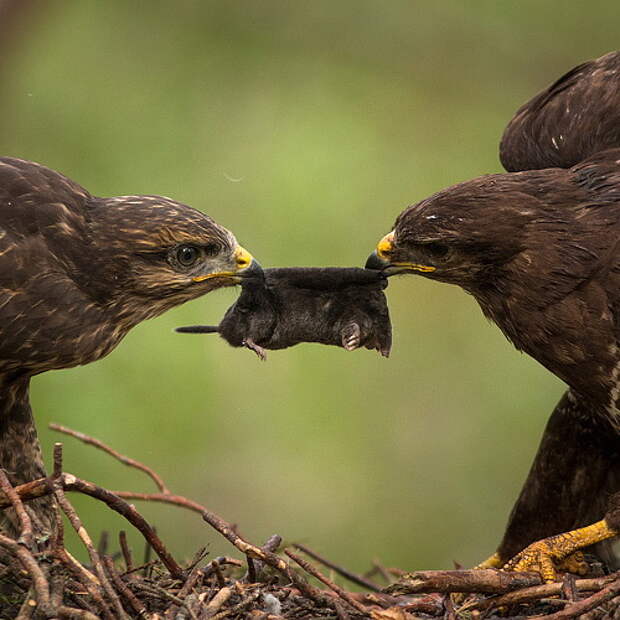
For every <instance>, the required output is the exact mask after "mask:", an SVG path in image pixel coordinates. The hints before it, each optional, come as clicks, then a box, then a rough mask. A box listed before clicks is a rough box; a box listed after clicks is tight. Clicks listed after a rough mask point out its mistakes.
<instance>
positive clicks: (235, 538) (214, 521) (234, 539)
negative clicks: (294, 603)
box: [202, 510, 330, 605]
mask: <svg viewBox="0 0 620 620" xmlns="http://www.w3.org/2000/svg"><path fill="white" fill-rule="evenodd" d="M202 518H203V519H204V520H205V521H206V522H207V523H208V524H209V525H210V526H211V527H213V528H214V529H216V530H217V531H218V532H219V533H220V534H221V535H222V536H224V538H226V539H227V540H228V541H229V542H230V543H231V544H233V545H234V546H235V547H236V548H237V549H239V551H241V553H244V554H245V555H251V556H252V557H253V558H257V559H259V560H262V561H263V562H265V564H269V566H271V567H272V568H275V569H276V570H277V571H279V572H281V573H282V574H284V575H285V576H286V577H287V579H290V581H291V582H293V583H294V584H295V586H297V588H298V589H299V591H300V592H303V594H305V595H306V596H307V597H308V598H311V599H312V600H314V601H316V602H317V603H319V604H320V605H328V604H329V602H330V601H329V599H327V597H326V596H325V594H324V593H323V592H321V591H320V590H318V589H317V588H314V587H313V586H311V585H310V584H309V583H306V582H305V581H304V580H303V579H302V578H301V577H299V575H297V574H296V573H295V571H293V570H292V569H291V568H290V567H289V565H288V564H287V563H286V562H285V561H284V560H282V559H281V558H279V557H278V556H277V555H276V554H275V553H271V552H269V551H263V550H262V549H261V548H260V547H256V546H255V545H251V544H250V543H248V542H246V541H245V540H243V538H241V536H239V535H238V534H237V533H236V532H235V531H234V528H233V527H232V525H231V524H230V523H228V522H227V521H224V519H222V518H221V517H218V516H217V515H216V514H215V513H214V512H211V511H210V510H205V511H204V512H203V514H202Z"/></svg>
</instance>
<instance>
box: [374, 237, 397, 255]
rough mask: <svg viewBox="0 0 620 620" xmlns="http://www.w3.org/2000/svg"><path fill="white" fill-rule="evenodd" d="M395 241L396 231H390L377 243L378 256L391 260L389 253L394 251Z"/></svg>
mask: <svg viewBox="0 0 620 620" xmlns="http://www.w3.org/2000/svg"><path fill="white" fill-rule="evenodd" d="M393 243H394V231H392V232H390V233H388V234H387V235H385V237H383V239H381V241H379V243H377V256H378V257H379V258H381V259H383V260H389V254H390V252H391V251H392V245H393Z"/></svg>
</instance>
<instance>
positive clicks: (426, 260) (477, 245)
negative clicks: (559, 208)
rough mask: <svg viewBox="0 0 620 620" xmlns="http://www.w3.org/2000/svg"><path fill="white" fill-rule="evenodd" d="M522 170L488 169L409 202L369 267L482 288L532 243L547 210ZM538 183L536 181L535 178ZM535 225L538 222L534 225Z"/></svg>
mask: <svg viewBox="0 0 620 620" xmlns="http://www.w3.org/2000/svg"><path fill="white" fill-rule="evenodd" d="M519 176H521V175H519V174H515V175H499V174H497V175H488V176H484V177H480V178H478V179H474V180H472V181H468V182H465V183H460V184H458V185H455V186H453V187H449V188H447V189H445V190H443V191H441V192H439V193H437V194H435V195H433V196H431V197H430V198H427V199H426V200H423V201H421V202H419V203H417V204H415V205H413V206H410V207H408V208H407V209H405V211H403V212H402V213H401V214H400V215H399V216H398V218H397V220H396V223H395V224H394V228H393V230H392V231H391V232H390V233H388V234H387V235H386V236H385V237H383V239H381V240H380V241H379V243H378V245H377V248H376V250H375V251H374V252H373V253H372V254H371V255H370V257H369V258H368V261H367V263H366V267H367V268H370V269H381V270H383V271H384V272H385V273H386V274H388V275H392V274H397V273H413V274H419V275H423V276H425V277H428V278H431V279H434V280H440V281H443V282H448V283H451V284H458V285H460V286H462V287H463V288H464V289H466V290H468V291H470V292H474V293H475V292H476V291H477V290H478V289H480V288H483V287H484V286H485V285H487V284H490V283H492V282H493V281H494V280H495V279H496V278H497V277H498V276H499V275H500V272H501V271H502V268H503V267H504V266H505V265H506V264H508V263H510V262H511V261H512V260H513V259H514V258H515V257H517V256H518V255H519V254H520V253H521V252H523V251H524V250H526V248H528V246H529V243H530V241H531V239H530V238H529V237H530V236H531V235H532V234H535V225H534V222H535V221H536V219H537V218H539V217H542V216H543V215H544V211H545V208H544V205H543V204H542V202H541V201H540V199H539V197H538V196H536V195H532V193H530V192H528V191H527V188H524V187H523V186H524V185H527V183H524V181H526V179H523V178H521V179H517V178H513V177H519ZM532 185H533V184H532ZM532 226H533V227H532Z"/></svg>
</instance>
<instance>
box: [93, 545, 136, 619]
mask: <svg viewBox="0 0 620 620" xmlns="http://www.w3.org/2000/svg"><path fill="white" fill-rule="evenodd" d="M103 562H104V564H105V567H106V569H107V571H108V574H109V575H110V577H111V578H112V581H113V582H114V586H115V587H116V589H117V590H118V591H119V592H120V593H121V594H122V595H123V597H124V598H125V600H126V601H127V602H128V603H129V605H131V607H132V609H133V610H134V611H135V612H136V613H137V614H138V615H139V616H145V615H146V613H147V612H146V607H145V606H144V603H143V602H142V601H141V600H140V599H139V598H138V597H137V596H136V595H135V594H134V593H133V592H132V591H131V590H130V589H129V588H128V587H127V585H126V584H125V582H124V581H123V580H122V579H121V578H120V576H119V574H118V572H117V571H116V567H115V566H114V562H113V561H112V558H111V557H110V556H109V555H104V556H103Z"/></svg>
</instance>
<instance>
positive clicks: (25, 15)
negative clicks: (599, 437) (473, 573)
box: [0, 0, 620, 571]
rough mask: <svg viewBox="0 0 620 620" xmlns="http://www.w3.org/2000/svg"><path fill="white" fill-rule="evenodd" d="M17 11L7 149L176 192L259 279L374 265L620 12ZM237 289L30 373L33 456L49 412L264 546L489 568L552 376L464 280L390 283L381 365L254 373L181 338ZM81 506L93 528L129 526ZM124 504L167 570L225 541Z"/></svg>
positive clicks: (481, 4)
mask: <svg viewBox="0 0 620 620" xmlns="http://www.w3.org/2000/svg"><path fill="white" fill-rule="evenodd" d="M22 4H23V7H22V9H23V11H22V15H21V16H20V19H19V20H16V21H15V22H13V24H12V27H11V28H7V29H6V30H5V31H4V32H3V37H4V41H1V42H0V43H2V44H3V47H2V55H1V57H0V89H1V90H0V95H1V96H0V145H1V148H0V152H2V153H3V154H6V155H12V156H17V157H22V158H27V159H33V160H36V161H39V162H42V163H45V164H46V165H48V166H50V167H52V168H55V169H57V170H60V171H62V172H64V173H65V174H67V175H68V176H70V177H72V178H73V179H75V180H76V181H78V182H80V183H82V184H83V185H85V186H86V187H87V188H88V189H89V190H90V191H91V192H93V193H95V194H98V195H103V196H109V195H118V194H125V193H156V194H163V195H168V196H172V197H174V198H176V199H178V200H180V201H183V202H185V203H187V204H190V205H192V206H194V207H197V208H199V209H202V210H204V211H205V212H206V213H208V214H209V215H211V216H212V217H214V218H215V219H216V220H217V221H218V222H219V223H221V224H223V225H225V226H226V227H228V228H230V229H232V230H233V231H234V232H235V234H236V236H237V238H238V239H239V240H240V242H241V243H243V245H245V246H246V247H247V248H248V249H249V250H250V251H251V252H252V253H253V254H254V255H255V256H256V257H257V258H258V259H259V260H260V261H261V262H262V264H263V265H264V266H276V265H279V266H292V265H342V266H345V265H361V264H363V262H364V260H365V257H366V256H367V255H368V253H369V252H370V251H371V250H372V249H373V247H374V245H375V243H376V241H377V240H378V239H379V238H380V237H381V236H382V235H383V234H385V233H386V232H387V231H388V230H390V228H391V224H392V222H393V220H394V218H395V216H396V215H397V214H398V213H399V212H400V211H401V210H402V209H403V208H404V207H405V206H406V205H408V204H410V203H413V202H416V201H418V200H420V199H422V198H424V197H426V196H427V195H429V194H430V193H433V192H435V191H437V190H438V189H440V188H442V187H444V186H446V185H451V184H453V183H455V182H457V181H461V180H463V179H467V178H470V177H473V176H477V175H479V174H482V173H487V172H496V171H499V170H500V167H499V163H498V158H497V144H498V140H499V137H500V135H501V132H502V130H503V127H504V125H505V124H506V122H507V121H508V119H509V118H510V117H511V115H512V114H513V112H514V111H515V110H516V108H517V107H518V106H519V105H520V104H521V103H523V102H524V101H525V100H526V99H528V98H529V97H530V96H532V95H533V94H534V93H535V92H537V91H538V90H539V89H541V88H542V87H544V86H545V85H547V84H548V83H549V82H550V81H552V80H554V79H555V78H556V77H558V76H559V75H560V74H561V73H563V72H564V71H566V70H568V69H569V68H571V67H572V66H574V65H575V64H577V63H579V62H581V61H583V60H585V59H588V58H591V57H595V56H598V55H600V54H602V53H604V52H607V51H609V50H611V49H614V48H616V47H617V46H618V33H619V30H618V28H619V24H620V20H619V18H620V7H619V6H618V3H617V1H615V0H613V1H609V2H596V1H594V2H593V1H592V0H589V1H588V2H566V1H565V0H553V1H547V2H544V3H541V2H537V1H533V0H527V1H521V2H518V3H517V2H497V1H488V2H486V1H478V2H469V3H464V2H460V1H457V0H450V1H448V0H444V1H442V2H431V1H428V2H412V1H405V0H392V1H391V2H378V1H374V2H370V1H363V0H356V1H340V2H333V1H324V0H320V1H313V2H305V3H301V2H284V1H282V2H275V1H264V2H249V1H248V2H239V1H234V2H210V1H209V2H207V1H181V0H177V1H176V2H172V1H170V2H155V1H150V2H145V1H142V2H139V1H133V2H125V1H120V0H116V1H107V2H95V1H91V0H82V1H80V2H75V1H66V2H64V1H60V2H56V1H48V2H41V3H27V2H25V1H23V2H22ZM7 23H8V22H7ZM7 31H10V32H7ZM9 34H10V37H9V38H7V36H8V35H9ZM481 225H484V222H481ZM237 293H238V291H236V290H234V289H226V290H222V291H218V292H216V293H213V294H211V295H208V296H207V297H205V298H203V299H199V300H197V301H194V302H192V303H189V304H187V305H185V306H184V307H182V308H179V309H177V310H174V311H171V312H168V313H167V314H165V315H164V316H162V317H160V318H158V319H156V320H152V321H149V322H147V323H145V324H143V325H141V326H139V327H137V328H136V329H134V330H133V332H132V333H131V334H130V335H129V336H128V337H127V338H126V339H125V340H124V341H123V343H122V344H121V345H120V346H119V347H118V348H117V349H116V350H115V351H114V352H113V353H112V354H111V355H110V356H109V357H108V358H106V359H104V360H102V361H100V362H98V363H96V364H92V365H90V366H86V367H83V368H76V369H70V370H65V371H59V372H50V373H47V374H45V375H43V376H40V377H37V378H36V379H35V380H34V381H33V401H34V407H35V412H36V417H37V419H38V423H39V427H40V429H41V433H40V434H41V440H42V443H43V445H44V447H45V450H46V454H47V457H48V462H49V455H50V452H51V446H52V442H53V441H54V440H58V438H59V436H58V435H56V434H53V433H51V432H50V431H48V430H47V429H46V425H47V423H48V422H50V421H56V422H59V423H62V424H65V425H68V426H71V427H74V428H76V429H79V430H82V431H84V432H86V433H89V434H92V435H95V436H97V437H99V438H101V439H102V440H104V441H106V442H108V443H109V444H111V445H112V446H114V447H115V448H116V449H118V450H119V451H121V452H123V453H126V454H129V455H132V456H134V457H135V458H137V459H141V460H143V461H144V462H146V463H148V464H150V465H152V466H154V467H155V468H156V469H157V470H158V471H159V472H160V473H161V474H162V475H163V476H164V478H165V479H166V481H167V482H168V485H169V486H170V487H171V488H172V489H173V490H174V491H175V492H177V493H180V494H184V495H187V496H189V497H191V498H194V499H195V500H197V501H199V502H202V503H204V504H206V505H207V506H208V507H209V508H210V509H212V510H214V511H216V512H218V513H219V514H221V515H222V516H223V517H224V518H226V519H228V520H230V521H233V522H235V523H237V524H238V526H239V528H240V531H241V532H243V533H244V534H245V535H246V536H247V537H249V538H250V539H251V540H252V541H254V542H257V543H260V542H262V541H263V540H264V539H266V538H267V537H268V536H269V535H270V534H272V533H274V532H277V533H279V534H281V535H282V536H284V537H285V539H287V540H295V541H300V542H304V543H306V544H308V545H309V546H311V547H313V548H315V549H316V550H317V551H319V552H321V553H324V554H325V555H327V556H329V557H330V558H332V559H333V560H335V561H336V562H339V563H342V564H345V565H347V566H348V567H350V568H352V569H354V570H358V571H363V570H365V569H366V568H368V567H369V565H370V562H371V560H372V559H373V558H375V557H377V558H380V559H381V561H382V562H384V563H385V564H388V565H397V566H400V567H402V568H407V569H415V568H435V567H436V568H440V567H450V566H451V565H452V561H453V560H456V561H458V562H460V563H462V564H465V565H470V564H473V563H475V562H477V561H479V560H480V559H482V558H483V557H485V556H487V555H488V554H490V553H491V552H492V551H493V550H494V548H495V545H496V544H497V543H498V541H499V539H500V537H501V535H502V531H503V527H504V524H505V521H506V518H507V515H508V512H509V510H510V508H511V506H512V503H513V501H514V500H515V498H516V496H517V493H518V491H519V488H520V485H521V484H522V482H523V480H524V477H525V475H526V473H527V470H528V468H529V465H530V462H531V459H532V456H533V454H534V451H535V449H536V446H537V443H538V439H539V436H540V434H541V431H542V428H543V425H544V423H545V420H546V418H547V417H548V414H549V412H550V411H551V409H552V408H553V406H554V404H555V402H556V400H557V399H558V398H559V396H560V394H561V392H562V390H563V387H562V385H561V383H560V382H559V381H558V380H556V379H554V378H553V377H551V376H550V375H549V373H547V372H546V371H545V370H544V369H542V368H541V367H540V366H538V365H537V364H536V363H535V362H533V361H531V360H530V359H528V358H526V357H524V356H521V355H519V354H518V353H517V352H515V351H514V350H513V349H512V347H511V346H510V345H509V344H508V343H507V342H506V341H505V340H504V338H503V337H502V335H501V334H500V332H499V330H497V329H496V328H495V327H493V326H491V325H489V324H487V322H486V321H485V320H484V318H483V317H482V314H481V312H480V311H479V309H478V307H477V306H476V304H475V302H474V301H473V300H472V299H471V298H469V297H468V296H466V295H465V294H464V293H463V292H462V291H460V290H459V289H457V288H455V287H449V286H446V285H441V284H435V283H432V282H430V281H426V280H424V279H423V278H414V277H403V278H400V279H393V280H392V281H391V282H390V287H389V290H388V297H389V301H390V307H391V311H392V318H393V323H394V349H393V354H392V357H391V358H390V359H389V360H384V359H383V358H381V357H380V356H379V355H377V354H376V353H371V352H368V351H360V352H355V353H353V354H351V353H347V352H345V351H344V350H341V349H336V348H329V347H320V346H318V345H302V346H298V347H295V348H293V349H289V350H287V351H282V352H272V353H271V354H270V356H269V359H268V361H267V363H264V364H263V363H260V362H259V361H258V360H257V359H256V357H255V356H254V355H252V354H251V353H250V352H247V351H243V350H239V349H232V348H229V347H228V346H227V345H226V344H225V343H224V342H223V341H221V340H219V339H217V338H215V337H204V338H201V337H189V336H181V335H178V334H175V333H173V331H172V330H173V328H174V327H175V326H178V325H182V324H188V323H199V322H207V323H212V322H216V321H217V320H219V318H220V317H221V316H222V314H223V312H224V310H225V309H226V308H227V307H228V306H229V305H230V304H231V303H232V302H233V301H234V299H235V297H236V295H237ZM65 451H66V463H65V467H66V469H67V470H69V471H72V472H74V473H77V474H79V475H82V476H83V477H86V478H88V479H91V480H93V481H96V482H98V483H100V484H102V485H105V486H107V487H109V488H124V489H134V490H150V489H151V485H150V483H149V481H148V480H146V479H145V478H144V477H143V476H141V475H139V474H138V473H136V472H134V471H131V470H127V469H126V468H124V467H123V466H122V465H120V464H118V463H117V462H115V461H113V460H112V459H110V458H109V457H107V456H105V455H103V454H101V453H99V452H97V451H95V450H94V449H92V448H87V447H85V446H82V445H81V444H78V443H77V442H75V441H74V440H71V439H66V440H65ZM74 499H75V502H76V504H77V505H78V508H79V510H80V512H81V514H82V516H83V518H84V520H85V523H86V526H87V527H88V528H89V530H90V531H91V532H92V533H93V534H96V533H97V532H98V531H99V530H100V529H101V528H102V527H104V526H105V527H108V528H118V527H120V526H122V525H123V524H122V523H121V521H120V520H118V519H115V518H112V517H111V516H110V513H109V512H108V511H107V510H106V509H105V508H104V507H102V506H100V505H97V504H95V503H93V502H92V501H91V500H88V499H82V498H75V497H74ZM140 508H141V509H142V510H143V512H144V514H145V515H146V516H147V517H148V518H149V519H151V520H152V521H154V522H155V523H156V525H157V527H158V530H159V532H160V533H161V535H162V537H163V539H164V540H165V541H166V543H167V544H168V545H169V546H170V548H171V549H172V550H173V551H174V553H175V554H176V555H177V556H179V557H188V556H190V555H191V554H192V553H193V551H194V550H195V549H196V548H197V547H198V546H199V545H202V544H207V545H209V546H210V549H211V550H212V552H213V553H214V554H220V553H227V554H229V553H230V552H231V548H230V547H229V545H228V544H227V543H225V542H224V541H223V540H222V539H221V538H220V537H219V536H218V535H216V534H215V533H214V532H213V531H212V530H210V529H209V528H208V527H207V526H206V525H205V524H203V522H202V521H201V519H200V518H199V517H198V516H197V515H195V514H193V513H190V512H185V511H183V510H181V509H176V508H171V507H167V506H154V505H141V506H140ZM133 541H134V543H135V544H136V545H137V544H140V545H141V543H139V541H138V539H137V538H136V537H134V538H133Z"/></svg>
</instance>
